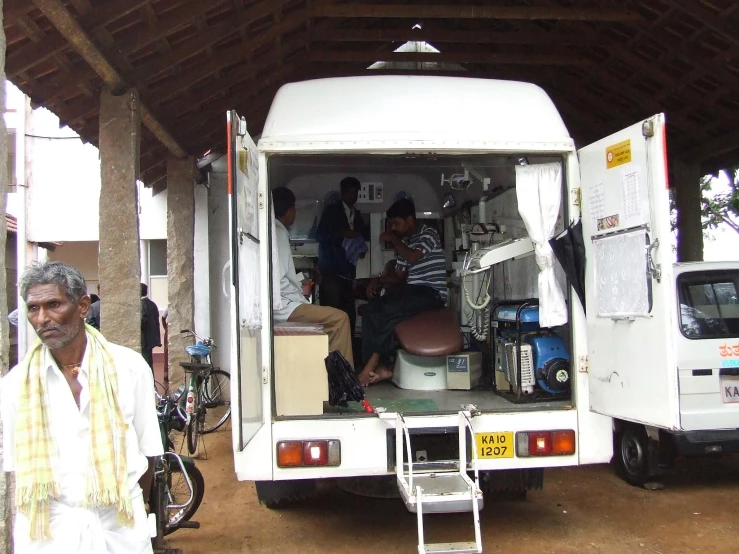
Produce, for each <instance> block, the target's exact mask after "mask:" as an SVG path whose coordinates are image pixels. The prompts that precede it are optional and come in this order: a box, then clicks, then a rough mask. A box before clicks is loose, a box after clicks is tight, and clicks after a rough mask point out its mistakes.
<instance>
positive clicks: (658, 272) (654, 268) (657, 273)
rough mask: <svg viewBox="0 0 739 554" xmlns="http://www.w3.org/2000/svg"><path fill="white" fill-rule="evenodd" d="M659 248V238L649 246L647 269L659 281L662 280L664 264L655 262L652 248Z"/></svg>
mask: <svg viewBox="0 0 739 554" xmlns="http://www.w3.org/2000/svg"><path fill="white" fill-rule="evenodd" d="M657 248H659V239H654V242H652V243H651V244H650V245H649V246H648V247H647V271H648V272H649V274H650V275H651V276H652V278H653V279H656V280H657V282H658V283H659V282H660V281H661V280H662V265H661V264H656V263H654V257H653V256H652V250H656V249H657Z"/></svg>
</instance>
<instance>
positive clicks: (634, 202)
mask: <svg viewBox="0 0 739 554" xmlns="http://www.w3.org/2000/svg"><path fill="white" fill-rule="evenodd" d="M621 191H622V194H623V202H624V203H623V206H624V220H625V221H624V223H625V224H626V225H630V223H631V222H632V220H634V219H638V218H639V217H640V216H641V184H640V183H639V170H638V169H629V170H628V171H625V172H624V174H623V180H622V189H621Z"/></svg>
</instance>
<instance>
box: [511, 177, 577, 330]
mask: <svg viewBox="0 0 739 554" xmlns="http://www.w3.org/2000/svg"><path fill="white" fill-rule="evenodd" d="M516 198H517V199H518V213H519V214H521V218H522V219H523V222H524V225H526V230H527V231H528V233H529V237H530V238H531V242H533V243H534V249H535V250H534V253H535V256H536V264H537V265H538V266H539V270H540V271H539V324H540V325H541V326H542V327H556V326H557V325H564V324H565V323H567V304H566V303H565V298H564V295H563V294H562V291H561V290H560V288H559V285H558V284H557V279H556V278H555V276H554V262H555V257H554V251H553V250H552V247H551V246H549V239H551V238H552V236H553V235H554V229H555V226H556V225H557V217H558V216H559V207H560V203H561V201H562V165H561V164H559V163H548V164H535V165H517V166H516Z"/></svg>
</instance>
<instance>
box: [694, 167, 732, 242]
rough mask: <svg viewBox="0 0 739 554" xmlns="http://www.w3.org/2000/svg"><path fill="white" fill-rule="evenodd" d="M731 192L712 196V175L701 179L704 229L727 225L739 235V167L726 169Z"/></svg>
mask: <svg viewBox="0 0 739 554" xmlns="http://www.w3.org/2000/svg"><path fill="white" fill-rule="evenodd" d="M724 171H726V174H727V175H728V176H729V181H730V183H729V184H730V186H731V190H730V191H729V192H728V193H725V194H712V191H711V180H712V177H713V176H712V175H706V176H705V177H703V178H702V179H701V216H702V221H703V229H704V230H707V229H716V228H717V227H718V226H719V225H722V224H725V225H728V226H729V227H731V228H732V229H733V230H734V231H736V232H737V233H739V166H736V165H735V166H731V167H728V168H726V169H725V170H724Z"/></svg>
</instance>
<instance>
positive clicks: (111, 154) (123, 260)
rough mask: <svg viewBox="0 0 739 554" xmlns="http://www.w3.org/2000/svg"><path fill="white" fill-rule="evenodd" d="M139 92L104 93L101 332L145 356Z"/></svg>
mask: <svg viewBox="0 0 739 554" xmlns="http://www.w3.org/2000/svg"><path fill="white" fill-rule="evenodd" d="M140 134H141V113H140V110H139V97H138V93H137V92H136V91H126V92H125V93H123V94H121V95H119V96H115V95H113V94H112V93H111V92H110V91H109V90H103V92H102V93H101V94H100V139H99V140H100V175H101V188H100V257H99V261H98V272H99V275H100V330H101V331H102V332H103V334H104V335H105V337H106V338H107V339H108V340H109V341H111V342H114V343H116V344H120V345H123V346H127V347H129V348H133V349H134V350H136V351H137V352H140V351H141V284H140V280H139V277H140V275H141V267H140V263H141V260H140V257H139V210H138V187H137V186H136V180H137V179H138V176H139V142H140Z"/></svg>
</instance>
